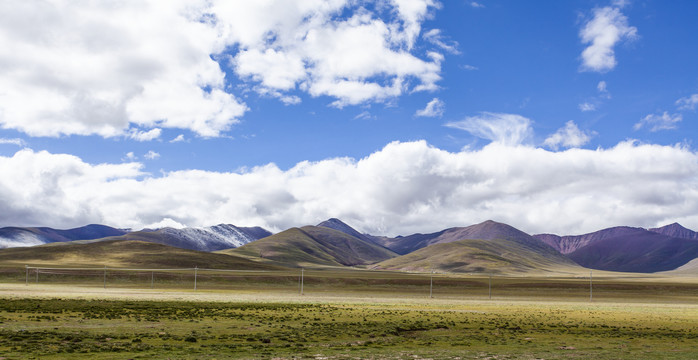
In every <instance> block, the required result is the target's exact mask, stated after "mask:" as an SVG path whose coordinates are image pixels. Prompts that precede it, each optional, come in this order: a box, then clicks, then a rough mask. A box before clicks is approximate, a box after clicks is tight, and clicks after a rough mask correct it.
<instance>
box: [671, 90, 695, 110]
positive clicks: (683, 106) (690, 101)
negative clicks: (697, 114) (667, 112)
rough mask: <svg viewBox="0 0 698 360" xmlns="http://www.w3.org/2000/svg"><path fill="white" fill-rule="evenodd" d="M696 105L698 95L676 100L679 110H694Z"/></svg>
mask: <svg viewBox="0 0 698 360" xmlns="http://www.w3.org/2000/svg"><path fill="white" fill-rule="evenodd" d="M696 105H698V94H693V95H691V96H687V97H683V98H681V99H678V100H676V106H678V107H679V110H695V109H696Z"/></svg>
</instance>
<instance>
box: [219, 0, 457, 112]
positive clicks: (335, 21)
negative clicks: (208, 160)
mask: <svg viewBox="0 0 698 360" xmlns="http://www.w3.org/2000/svg"><path fill="white" fill-rule="evenodd" d="M350 4H352V2H350V1H342V0H336V1H331V2H323V1H318V0H310V1H307V2H304V3H290V2H287V1H269V2H254V4H252V3H250V2H221V3H218V4H216V13H217V14H218V15H219V16H220V18H221V20H222V21H224V22H225V23H226V24H228V26H230V27H231V32H230V34H231V35H230V36H231V37H232V38H233V39H234V41H237V42H238V43H239V44H240V45H241V47H242V49H241V50H240V51H239V52H238V53H237V54H235V55H234V57H233V58H232V63H233V64H234V66H235V71H236V73H237V74H239V75H240V76H242V77H243V78H245V79H248V81H251V82H255V83H257V84H258V86H257V87H255V89H256V90H257V91H261V92H266V93H273V92H275V91H276V92H279V93H282V94H283V93H284V92H288V91H292V90H294V89H300V90H303V91H307V92H308V93H309V94H310V95H311V96H314V97H319V96H329V97H333V98H335V99H336V100H335V101H334V102H333V103H332V105H334V106H337V107H343V106H346V105H355V104H360V103H364V102H371V101H385V100H386V99H388V98H393V97H396V96H399V95H401V94H403V93H404V92H405V91H409V90H410V89H409V87H408V86H407V84H408V83H413V81H407V80H416V85H415V86H414V87H413V88H412V89H411V90H412V91H422V90H434V89H436V84H435V83H436V82H437V81H439V80H440V79H441V77H440V75H439V72H440V70H441V61H442V60H443V58H442V57H438V56H434V55H429V54H427V59H420V58H418V57H417V56H415V55H413V54H412V53H411V50H412V47H413V46H414V44H415V41H416V39H417V38H418V35H419V33H420V31H421V23H422V22H423V21H424V20H425V19H426V18H427V17H428V16H429V10H430V9H431V8H437V7H438V6H439V4H438V3H437V2H436V1H433V0H393V1H392V2H386V3H384V5H385V6H386V7H388V9H389V10H388V13H390V16H388V17H387V18H386V17H380V16H378V14H376V13H373V12H370V11H368V10H366V9H365V8H362V7H354V6H351V5H350ZM347 10H348V11H347ZM343 11H344V12H346V16H345V17H341V18H340V17H339V16H338V15H339V14H340V13H342V12H343ZM384 19H387V20H384ZM243 27H244V28H243ZM444 45H446V46H448V45H449V44H447V43H444ZM451 45H452V44H451ZM437 46H439V47H440V45H438V44H437ZM375 59H381V61H375ZM280 98H281V99H282V100H283V97H280Z"/></svg>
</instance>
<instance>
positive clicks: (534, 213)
mask: <svg viewBox="0 0 698 360" xmlns="http://www.w3.org/2000/svg"><path fill="white" fill-rule="evenodd" d="M141 168H142V165H141V164H138V163H125V164H98V165H93V164H88V163H86V162H84V161H83V160H81V159H79V158H77V157H74V156H69V155H61V154H51V153H47V152H44V151H42V152H34V151H32V150H27V149H25V150H20V151H18V152H17V153H16V154H14V156H10V157H2V156H0V202H1V203H2V204H4V208H3V211H2V212H0V224H3V226H8V225H25V226H28V225H32V226H37V225H45V226H52V227H58V228H68V227H74V226H80V225H84V224H89V223H103V224H109V225H112V226H117V227H128V228H135V229H138V228H142V227H145V226H152V225H153V224H174V223H178V224H186V225H188V226H208V225H212V224H217V223H233V224H236V225H240V226H252V225H259V226H264V227H266V228H269V229H272V230H275V231H276V230H282V229H286V228H288V227H291V226H298V225H304V224H315V223H318V222H319V221H322V220H325V219H326V218H328V217H330V216H334V217H339V218H341V219H343V220H345V221H347V222H348V223H349V224H351V225H353V226H356V227H357V228H358V229H360V230H362V231H367V232H370V233H374V234H388V235H397V234H410V233H414V232H429V231H437V230H441V229H443V228H447V227H450V226H465V225H470V224H474V223H478V222H481V221H484V220H487V219H494V220H497V221H502V222H506V223H509V224H511V225H513V226H516V227H518V228H520V229H522V230H524V231H527V232H530V233H537V232H556V233H563V234H570V233H572V234H577V233H584V232H590V231H595V230H598V229H602V228H604V227H608V226H615V225H621V224H623V225H629V226H655V225H663V224H665V223H668V222H673V221H679V222H680V223H682V224H683V225H684V226H688V227H690V228H694V229H696V228H698V215H696V214H698V178H696V176H695V174H696V173H698V154H697V153H695V152H694V151H692V150H690V149H689V148H686V147H683V146H660V145H648V144H638V143H635V142H632V141H628V142H622V143H619V144H618V145H616V146H614V147H612V148H608V149H601V148H599V149H595V150H588V149H579V148H575V149H569V150H564V151H559V152H553V151H548V150H545V149H541V148H536V147H532V146H511V145H506V144H502V143H491V144H489V145H487V146H485V147H483V148H481V149H479V150H463V151H460V152H449V151H445V150H441V149H438V148H435V147H432V146H429V145H428V144H427V143H426V142H424V141H417V142H394V143H391V144H388V145H387V146H385V147H384V148H383V149H381V150H379V151H377V152H375V153H373V154H371V155H369V156H367V157H365V158H362V159H359V160H354V159H350V158H334V159H327V160H323V161H319V162H301V163H298V164H297V165H295V166H294V167H292V168H291V169H288V170H285V171H284V170H281V169H279V168H278V167H277V166H275V165H273V164H269V165H266V166H260V167H255V168H251V169H247V170H245V171H243V172H212V171H201V170H186V171H175V172H169V173H164V174H162V175H160V176H158V177H150V176H146V175H144V174H143V173H142V172H141ZM20 188H21V189H22V191H21V192H19V191H15V189H20ZM168 219H169V220H168Z"/></svg>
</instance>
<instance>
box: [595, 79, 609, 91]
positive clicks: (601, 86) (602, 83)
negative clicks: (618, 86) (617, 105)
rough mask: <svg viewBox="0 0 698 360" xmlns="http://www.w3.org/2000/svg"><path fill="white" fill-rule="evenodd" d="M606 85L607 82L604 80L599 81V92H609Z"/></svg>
mask: <svg viewBox="0 0 698 360" xmlns="http://www.w3.org/2000/svg"><path fill="white" fill-rule="evenodd" d="M606 87H607V85H606V82H605V81H603V80H601V81H599V84H598V85H596V88H597V89H598V90H599V92H602V93H605V92H608V89H607V88H606Z"/></svg>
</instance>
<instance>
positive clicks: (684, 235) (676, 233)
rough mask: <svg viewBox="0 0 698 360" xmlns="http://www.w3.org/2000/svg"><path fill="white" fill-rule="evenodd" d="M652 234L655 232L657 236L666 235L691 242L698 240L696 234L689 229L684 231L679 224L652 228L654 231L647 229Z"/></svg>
mask: <svg viewBox="0 0 698 360" xmlns="http://www.w3.org/2000/svg"><path fill="white" fill-rule="evenodd" d="M649 230H650V231H652V232H656V233H658V234H662V235H667V236H671V237H675V238H679V239H691V240H698V232H695V231H693V230H690V229H686V228H685V227H683V226H681V225H680V224H679V223H673V224H669V225H666V226H662V227H659V228H654V229H649Z"/></svg>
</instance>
